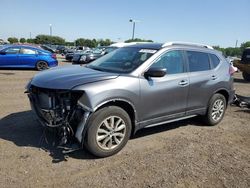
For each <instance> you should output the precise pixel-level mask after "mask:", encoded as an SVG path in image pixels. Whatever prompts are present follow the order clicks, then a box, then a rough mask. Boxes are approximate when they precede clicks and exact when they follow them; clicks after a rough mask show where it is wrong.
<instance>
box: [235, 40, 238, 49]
mask: <svg viewBox="0 0 250 188" xmlns="http://www.w3.org/2000/svg"><path fill="white" fill-rule="evenodd" d="M237 46H238V39H237V40H236V42H235V48H237Z"/></svg>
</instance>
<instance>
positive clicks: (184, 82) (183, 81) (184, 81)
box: [179, 80, 188, 86]
mask: <svg viewBox="0 0 250 188" xmlns="http://www.w3.org/2000/svg"><path fill="white" fill-rule="evenodd" d="M179 85H181V86H186V85H188V81H187V80H182V81H180V82H179Z"/></svg>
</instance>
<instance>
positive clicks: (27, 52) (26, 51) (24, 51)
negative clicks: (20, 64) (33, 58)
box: [20, 48, 36, 54]
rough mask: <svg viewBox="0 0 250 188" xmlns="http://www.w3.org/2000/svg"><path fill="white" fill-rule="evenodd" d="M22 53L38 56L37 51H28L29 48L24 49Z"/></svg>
mask: <svg viewBox="0 0 250 188" xmlns="http://www.w3.org/2000/svg"><path fill="white" fill-rule="evenodd" d="M20 53H21V54H36V51H35V50H31V49H28V48H22V49H21V52H20Z"/></svg>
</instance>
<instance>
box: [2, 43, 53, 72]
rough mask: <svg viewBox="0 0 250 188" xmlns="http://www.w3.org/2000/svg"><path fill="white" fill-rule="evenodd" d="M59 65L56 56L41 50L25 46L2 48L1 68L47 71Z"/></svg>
mask: <svg viewBox="0 0 250 188" xmlns="http://www.w3.org/2000/svg"><path fill="white" fill-rule="evenodd" d="M57 65H58V61H57V59H56V55H55V54H52V53H50V52H48V51H46V50H43V49H40V48H36V47H31V46H25V45H9V46H2V47H1V48H0V68H35V69H37V70H45V69H48V68H50V67H55V66H57Z"/></svg>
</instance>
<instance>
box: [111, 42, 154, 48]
mask: <svg viewBox="0 0 250 188" xmlns="http://www.w3.org/2000/svg"><path fill="white" fill-rule="evenodd" d="M145 43H150V42H117V43H114V44H111V45H110V46H113V47H118V48H121V47H125V46H131V45H135V44H145Z"/></svg>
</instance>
